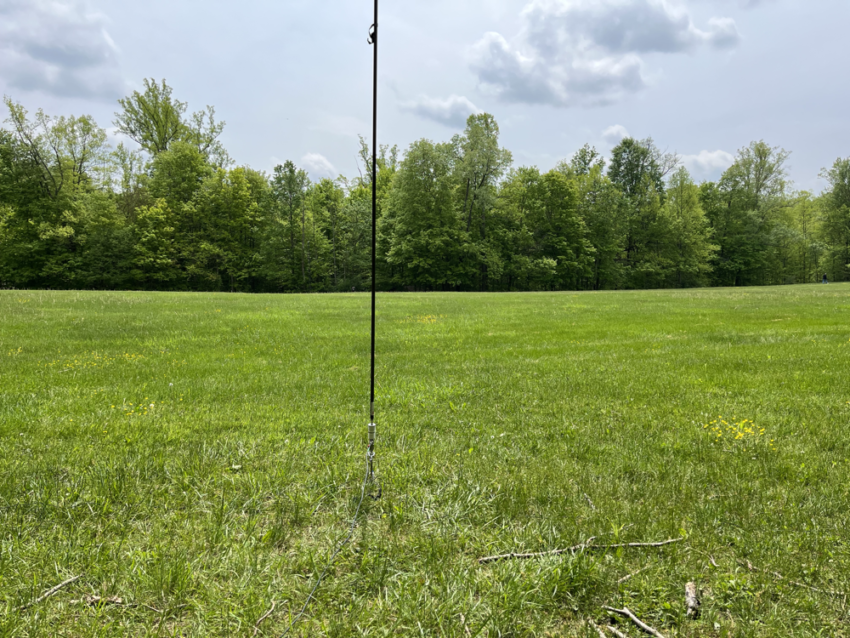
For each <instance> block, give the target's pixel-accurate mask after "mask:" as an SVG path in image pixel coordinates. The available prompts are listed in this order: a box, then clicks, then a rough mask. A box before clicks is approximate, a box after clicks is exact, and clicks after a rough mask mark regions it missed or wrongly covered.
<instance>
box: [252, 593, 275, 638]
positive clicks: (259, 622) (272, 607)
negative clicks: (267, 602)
mask: <svg viewBox="0 0 850 638" xmlns="http://www.w3.org/2000/svg"><path fill="white" fill-rule="evenodd" d="M275 607H277V603H276V602H275V601H272V606H271V609H269V610H268V611H267V612H266V613H264V614H263V615H262V616H260V619H259V620H258V621H257V622H256V623H254V635H255V636H256V635H257V634H258V633H260V625H261V624H263V621H264V620H265V619H266V618H268V617H269V616H271V615H272V614H273V613H274V608H275Z"/></svg>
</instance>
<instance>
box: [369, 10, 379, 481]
mask: <svg viewBox="0 0 850 638" xmlns="http://www.w3.org/2000/svg"><path fill="white" fill-rule="evenodd" d="M369 44H371V45H372V46H373V47H374V69H373V76H372V77H373V80H372V365H371V378H370V392H369V452H368V455H369V476H370V477H371V478H374V475H375V473H374V468H373V464H374V460H375V438H376V436H377V430H378V426H377V424H376V423H375V297H376V290H377V288H376V286H377V283H376V281H375V270H376V269H375V263H376V252H377V232H378V231H377V225H378V0H375V22H374V23H373V24H372V28H371V29H370V31H369ZM379 495H380V492H379Z"/></svg>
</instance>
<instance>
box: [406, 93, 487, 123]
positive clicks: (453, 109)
mask: <svg viewBox="0 0 850 638" xmlns="http://www.w3.org/2000/svg"><path fill="white" fill-rule="evenodd" d="M399 108H401V110H403V111H407V112H409V113H413V114H414V115H418V116H419V117H421V118H424V119H426V120H433V121H434V122H438V123H440V124H444V125H445V126H450V127H452V128H463V127H464V126H465V125H466V120H467V119H468V118H469V116H470V115H474V114H476V113H481V109H479V108H478V107H477V106H475V105H474V104H473V103H472V102H470V101H469V100H468V99H467V98H465V97H463V96H461V95H451V96H449V97H447V98H445V99H440V98H432V97H428V96H426V95H422V96H420V97H418V98H417V99H415V100H411V101H408V102H401V103H400V104H399Z"/></svg>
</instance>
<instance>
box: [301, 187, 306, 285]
mask: <svg viewBox="0 0 850 638" xmlns="http://www.w3.org/2000/svg"><path fill="white" fill-rule="evenodd" d="M306 212H307V211H306V207H305V205H304V202H301V284H302V285H303V284H306V283H307V237H306V228H305V222H306V220H305V216H306Z"/></svg>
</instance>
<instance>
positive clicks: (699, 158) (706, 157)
mask: <svg viewBox="0 0 850 638" xmlns="http://www.w3.org/2000/svg"><path fill="white" fill-rule="evenodd" d="M734 163H735V156H734V155H732V153H727V152H726V151H700V152H699V153H697V154H696V155H683V156H682V164H684V165H685V168H687V169H688V170H689V171H690V172H691V174H692V175H693V176H694V177H696V178H698V179H716V178H718V177H720V175H721V174H722V173H723V171H725V170H726V169H727V168H729V167H730V166H732V164H734Z"/></svg>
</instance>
